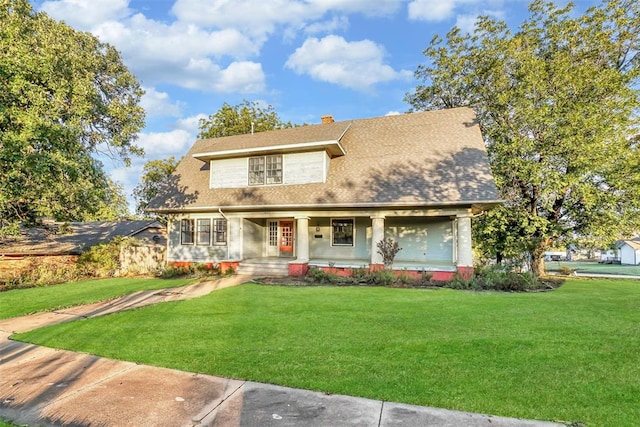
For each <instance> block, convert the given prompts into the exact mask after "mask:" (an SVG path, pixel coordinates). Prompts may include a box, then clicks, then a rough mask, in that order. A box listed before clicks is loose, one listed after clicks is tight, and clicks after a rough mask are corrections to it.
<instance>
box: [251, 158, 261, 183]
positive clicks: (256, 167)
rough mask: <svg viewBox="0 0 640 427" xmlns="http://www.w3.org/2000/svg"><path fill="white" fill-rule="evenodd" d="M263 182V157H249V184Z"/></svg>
mask: <svg viewBox="0 0 640 427" xmlns="http://www.w3.org/2000/svg"><path fill="white" fill-rule="evenodd" d="M263 184H264V157H250V158H249V185H263Z"/></svg>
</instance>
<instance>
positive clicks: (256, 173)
mask: <svg viewBox="0 0 640 427" xmlns="http://www.w3.org/2000/svg"><path fill="white" fill-rule="evenodd" d="M268 184H282V155H281V154H275V155H271V156H259V157H249V185H268Z"/></svg>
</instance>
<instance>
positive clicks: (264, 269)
mask: <svg viewBox="0 0 640 427" xmlns="http://www.w3.org/2000/svg"><path fill="white" fill-rule="evenodd" d="M237 273H238V274H242V275H245V274H246V275H252V276H265V277H283V276H288V275H289V264H288V263H281V262H273V263H269V262H255V263H253V262H241V263H240V265H239V266H238V271H237Z"/></svg>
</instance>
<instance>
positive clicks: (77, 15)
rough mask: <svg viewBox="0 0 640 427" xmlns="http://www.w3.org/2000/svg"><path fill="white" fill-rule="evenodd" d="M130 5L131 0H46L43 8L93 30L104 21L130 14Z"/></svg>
mask: <svg viewBox="0 0 640 427" xmlns="http://www.w3.org/2000/svg"><path fill="white" fill-rule="evenodd" d="M128 6H129V0H60V1H45V2H43V3H42V6H41V9H42V10H43V11H45V12H46V13H47V14H48V15H49V16H51V17H53V18H55V19H59V20H64V21H65V22H66V23H67V24H69V25H71V26H73V27H75V28H79V29H82V30H91V28H93V27H94V26H95V25H98V24H100V23H102V22H105V21H111V20H118V19H121V18H124V17H126V16H128V15H129V14H130V13H131V11H130V10H129V8H128Z"/></svg>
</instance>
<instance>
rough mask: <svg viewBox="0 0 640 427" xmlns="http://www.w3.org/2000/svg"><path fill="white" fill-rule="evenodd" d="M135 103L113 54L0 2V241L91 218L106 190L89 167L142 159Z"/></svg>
mask: <svg viewBox="0 0 640 427" xmlns="http://www.w3.org/2000/svg"><path fill="white" fill-rule="evenodd" d="M142 93H143V92H142V90H141V88H140V86H139V84H138V82H137V81H136V79H135V77H134V76H133V75H132V74H131V73H130V72H129V71H128V70H127V68H126V67H125V65H124V64H123V62H122V60H121V58H120V55H119V54H118V52H117V51H116V50H115V49H114V48H113V47H111V46H109V45H107V44H104V43H101V42H100V41H98V39H97V38H95V37H94V36H92V35H90V34H88V33H84V32H78V31H75V30H73V29H72V28H71V27H69V26H67V25H65V24H64V23H61V22H57V21H55V20H53V19H51V18H49V17H48V16H47V15H46V14H44V13H36V12H34V11H33V10H32V8H31V6H30V5H29V3H28V1H27V0H0V233H2V232H3V231H6V230H8V229H11V228H13V229H15V226H16V224H17V223H18V222H22V223H27V224H28V223H33V222H35V219H36V218H38V217H42V216H48V217H53V218H55V219H57V220H60V221H73V220H75V221H79V220H80V221H81V220H85V219H88V218H96V214H97V213H98V212H99V211H100V210H101V209H102V208H103V207H104V205H105V203H106V204H108V203H110V199H109V198H110V197H111V196H112V195H113V191H114V189H113V188H111V186H112V184H113V183H112V182H111V181H110V180H109V179H107V177H106V174H105V172H104V170H103V168H102V164H101V163H100V162H99V161H98V160H96V158H95V157H96V155H98V154H107V155H109V156H110V157H111V158H113V159H122V160H123V161H124V162H125V164H127V165H128V164H129V162H130V158H131V156H132V155H141V154H142V150H141V149H140V148H138V147H136V146H135V145H134V142H135V140H136V137H137V136H136V135H137V133H138V132H139V130H140V129H141V128H142V127H143V125H144V111H143V110H142V108H141V107H140V106H139V105H138V104H139V101H140V97H141V96H142ZM115 191H116V192H117V189H116V190H115Z"/></svg>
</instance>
